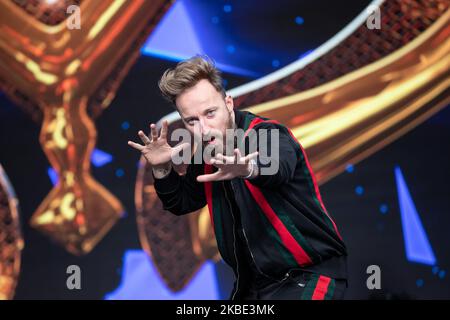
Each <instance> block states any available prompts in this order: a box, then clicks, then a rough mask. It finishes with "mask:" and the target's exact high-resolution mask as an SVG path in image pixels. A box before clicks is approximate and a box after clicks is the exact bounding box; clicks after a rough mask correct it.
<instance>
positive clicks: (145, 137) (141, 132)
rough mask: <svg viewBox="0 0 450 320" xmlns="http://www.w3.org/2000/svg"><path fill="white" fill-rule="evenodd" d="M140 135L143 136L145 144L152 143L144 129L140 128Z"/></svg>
mask: <svg viewBox="0 0 450 320" xmlns="http://www.w3.org/2000/svg"><path fill="white" fill-rule="evenodd" d="M138 135H139V138H141V140H142V142H143V143H144V144H145V145H148V144H150V143H151V141H150V139H149V138H148V137H147V136H146V135H145V133H144V132H143V131H142V130H139V132H138Z"/></svg>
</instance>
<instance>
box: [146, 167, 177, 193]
mask: <svg viewBox="0 0 450 320" xmlns="http://www.w3.org/2000/svg"><path fill="white" fill-rule="evenodd" d="M152 176H153V181H154V182H153V186H154V187H155V189H156V192H157V193H159V194H166V193H171V192H174V191H176V190H177V189H178V183H179V181H180V176H179V175H178V173H177V172H176V171H175V170H174V169H173V168H171V169H170V173H169V174H168V175H167V176H165V177H164V178H162V179H158V178H156V177H155V175H154V173H153V170H152Z"/></svg>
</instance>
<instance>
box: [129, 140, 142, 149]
mask: <svg viewBox="0 0 450 320" xmlns="http://www.w3.org/2000/svg"><path fill="white" fill-rule="evenodd" d="M128 145H129V146H130V147H132V148H135V149H137V150H139V151H142V150H143V149H144V148H145V147H144V146H143V145H140V144H139V143H136V142H133V141H128Z"/></svg>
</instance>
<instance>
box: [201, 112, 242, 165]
mask: <svg viewBox="0 0 450 320" xmlns="http://www.w3.org/2000/svg"><path fill="white" fill-rule="evenodd" d="M230 129H232V131H230ZM235 129H236V124H235V123H234V121H233V117H232V116H231V113H228V119H227V122H226V128H225V132H224V133H222V134H223V136H222V141H221V142H220V143H219V144H218V145H214V148H213V150H212V151H211V156H213V157H214V156H215V155H216V153H222V154H223V155H227V154H228V153H227V152H231V154H233V150H234V148H236V141H234V142H233V143H229V146H228V147H229V148H230V149H231V150H228V149H227V134H233V133H234V130H235ZM227 130H228V131H229V132H227ZM234 140H236V138H235V139H234ZM208 144H209V139H208V140H207V141H203V148H205V147H207V146H208Z"/></svg>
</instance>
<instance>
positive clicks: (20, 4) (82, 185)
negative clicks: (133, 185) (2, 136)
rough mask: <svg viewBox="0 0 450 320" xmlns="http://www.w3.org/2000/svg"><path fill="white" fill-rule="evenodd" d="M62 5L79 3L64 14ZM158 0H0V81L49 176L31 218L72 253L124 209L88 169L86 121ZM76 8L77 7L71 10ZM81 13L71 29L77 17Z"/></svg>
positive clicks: (126, 65)
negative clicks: (31, 130)
mask: <svg viewBox="0 0 450 320" xmlns="http://www.w3.org/2000/svg"><path fill="white" fill-rule="evenodd" d="M69 5H79V6H78V7H73V6H72V7H71V8H72V9H73V8H75V11H70V13H71V15H68V14H66V10H68V7H69ZM170 5H171V1H166V0H152V1H145V0H133V1H127V0H105V1H97V0H83V1H71V0H60V1H52V2H46V1H36V0H31V1H17V0H9V1H1V2H0V88H1V89H2V90H3V91H4V92H5V93H6V94H7V95H8V96H9V97H10V98H11V99H12V100H13V101H15V102H16V103H17V104H18V105H20V106H22V107H23V108H24V109H25V110H26V111H27V112H28V113H29V114H30V115H31V116H32V117H33V119H35V120H37V121H39V122H40V120H41V119H42V128H41V133H40V137H39V139H40V142H41V145H42V148H43V150H44V152H45V154H46V156H47V158H48V160H49V162H50V164H51V166H52V167H53V168H54V169H55V171H56V173H57V174H58V177H59V179H58V183H57V184H56V185H55V186H54V188H53V189H52V190H51V192H50V193H49V194H48V195H47V197H46V198H45V199H44V200H43V201H42V203H41V204H40V206H39V207H38V208H37V210H36V212H35V213H34V215H33V217H32V219H31V224H32V226H33V227H35V228H37V229H38V230H40V231H41V232H43V233H45V234H47V235H48V236H49V237H51V238H52V239H54V240H56V242H58V243H60V244H61V245H62V246H64V247H65V248H66V249H67V250H68V251H70V252H71V253H73V254H77V255H80V254H86V253H88V252H90V251H91V250H92V249H93V248H94V246H95V245H96V244H97V242H98V241H99V240H100V239H102V237H103V236H104V235H105V234H106V233H107V232H108V231H109V229H110V228H111V227H112V226H113V225H114V223H115V222H116V221H117V219H118V218H119V217H120V216H121V214H122V213H123V211H124V209H123V207H122V204H121V203H120V202H119V200H118V199H117V198H116V197H115V196H114V195H112V194H111V193H110V192H109V191H108V190H107V189H106V188H105V187H104V186H102V185H101V184H100V183H98V182H97V181H96V180H95V179H94V178H93V177H92V175H91V173H90V166H91V165H90V157H91V153H92V150H93V148H94V146H95V143H96V136H97V133H96V128H95V125H94V122H93V118H94V117H96V116H98V115H99V114H100V113H101V112H102V110H104V109H105V108H107V107H108V106H109V105H110V103H111V101H112V99H113V98H114V96H115V93H116V90H117V88H118V86H119V85H120V83H121V81H122V80H123V78H124V77H125V75H126V74H127V72H128V70H129V69H130V67H131V66H132V65H133V64H134V62H135V61H136V59H137V58H138V57H139V55H140V47H141V46H142V44H143V43H144V41H145V40H146V39H147V37H148V35H149V34H150V32H151V31H152V30H153V29H154V27H155V26H156V25H157V23H158V21H159V20H160V18H161V17H162V16H163V15H164V13H165V12H166V11H167V9H168V8H169V7H170ZM77 8H78V9H79V10H76V9H77ZM77 14H79V17H80V28H79V29H77V28H76V25H75V28H73V23H72V24H70V26H71V27H70V28H69V22H76V19H75V18H76V17H77Z"/></svg>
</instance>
